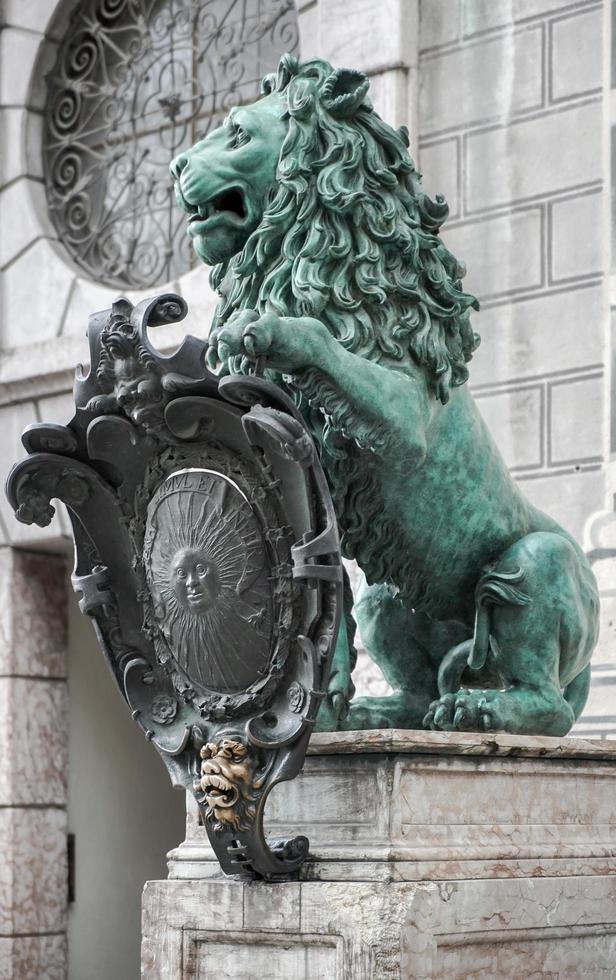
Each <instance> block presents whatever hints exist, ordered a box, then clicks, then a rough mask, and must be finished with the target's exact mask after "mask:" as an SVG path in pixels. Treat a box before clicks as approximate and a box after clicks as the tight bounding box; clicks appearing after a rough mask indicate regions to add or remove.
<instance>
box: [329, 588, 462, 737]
mask: <svg viewBox="0 0 616 980" xmlns="http://www.w3.org/2000/svg"><path fill="white" fill-rule="evenodd" d="M354 614H355V617H356V619H357V625H358V627H359V632H360V634H361V637H362V640H363V642H364V644H365V647H366V650H367V652H368V654H369V656H370V657H371V659H372V660H374V662H375V663H376V664H378V666H379V667H380V668H381V670H382V671H383V675H384V677H385V679H386V680H387V682H388V683H389V684H390V685H391V687H392V688H393V689H394V693H393V694H390V695H387V696H384V697H359V698H355V699H354V700H353V701H351V706H350V709H349V713H348V716H347V717H346V718H345V719H344V722H343V725H342V727H344V728H346V729H350V730H358V729H366V728H421V727H422V720H423V717H424V715H425V713H426V711H427V710H428V707H429V705H430V702H431V701H432V700H433V699H434V698H435V697H436V696H437V694H438V686H437V670H438V663H439V660H440V658H441V657H442V655H443V653H444V652H445V651H446V650H447V649H448V647H449V646H450V645H451V643H452V642H455V640H456V639H457V638H458V634H460V633H461V631H462V630H463V627H462V626H461V624H459V623H458V624H455V626H454V627H453V630H452V629H450V628H448V624H433V623H431V622H430V621H429V620H428V619H427V617H425V616H421V615H419V614H417V613H415V612H414V611H413V610H412V609H411V608H410V607H409V606H408V605H406V604H405V603H404V602H403V601H402V600H401V599H400V598H398V597H395V596H393V595H392V594H391V592H390V590H389V589H388V588H387V586H386V585H370V586H369V585H366V583H363V585H362V586H361V588H360V590H359V592H358V595H357V598H356V602H355V607H354ZM435 625H436V626H437V627H439V629H440V632H441V634H442V635H441V636H439V637H438V639H437V640H436V641H435V636H434V633H435ZM445 637H446V638H445ZM436 647H438V648H439V649H436Z"/></svg>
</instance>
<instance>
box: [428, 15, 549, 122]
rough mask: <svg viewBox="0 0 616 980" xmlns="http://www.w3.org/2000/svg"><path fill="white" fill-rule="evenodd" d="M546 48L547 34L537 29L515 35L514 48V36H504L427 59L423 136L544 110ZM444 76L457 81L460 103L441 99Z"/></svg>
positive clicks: (458, 100) (456, 100) (457, 100)
mask: <svg viewBox="0 0 616 980" xmlns="http://www.w3.org/2000/svg"><path fill="white" fill-rule="evenodd" d="M453 19H454V18H452V20H453ZM541 45H542V33H541V29H540V28H539V27H535V28H534V29H532V30H524V31H522V32H520V33H519V34H518V35H515V37H514V40H513V43H512V39H511V36H510V35H501V36H498V37H491V38H487V39H486V40H484V41H482V42H481V43H477V44H473V45H466V46H464V47H461V48H457V49H455V50H453V51H446V52H443V53H441V54H438V55H434V56H433V57H431V58H425V59H424V61H423V64H422V73H421V89H420V93H421V94H420V102H419V118H420V124H421V131H422V135H426V136H429V135H430V133H432V132H435V131H443V130H446V129H452V128H453V129H460V128H461V127H464V126H468V125H470V124H471V123H479V122H482V123H484V122H486V121H489V120H493V119H499V118H500V117H501V116H502V115H503V113H505V112H506V113H511V114H515V113H518V112H522V111H528V110H529V109H536V108H539V107H540V106H541V103H542V70H541ZM442 76H449V77H450V78H452V79H454V78H455V79H457V81H458V86H459V87H458V98H457V99H455V100H454V99H443V98H442V97H441V86H440V85H439V80H440V78H441V77H442Z"/></svg>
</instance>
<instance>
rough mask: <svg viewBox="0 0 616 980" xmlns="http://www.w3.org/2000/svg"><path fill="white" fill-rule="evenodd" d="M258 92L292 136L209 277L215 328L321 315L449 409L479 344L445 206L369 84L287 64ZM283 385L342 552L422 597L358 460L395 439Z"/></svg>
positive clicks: (312, 376)
mask: <svg viewBox="0 0 616 980" xmlns="http://www.w3.org/2000/svg"><path fill="white" fill-rule="evenodd" d="M343 75H344V81H345V83H346V86H347V89H348V91H345V90H344V85H343V83H342V76H343ZM263 87H264V91H265V92H266V93H269V92H277V93H279V94H281V95H283V96H284V97H285V99H286V103H287V110H288V131H287V135H286V138H285V141H284V144H283V146H282V150H281V153H280V158H279V162H278V172H277V181H276V187H275V190H274V193H273V195H272V199H271V201H270V202H269V205H268V207H267V209H266V210H265V213H264V214H263V218H262V220H261V223H260V225H259V227H258V228H257V229H256V230H255V231H254V232H253V234H252V235H251V236H250V238H249V239H248V241H247V243H246V245H245V246H244V249H243V250H242V252H241V253H240V254H239V256H237V257H236V258H234V259H233V260H231V263H230V264H229V263H227V264H224V265H219V266H217V267H216V268H215V269H214V270H213V271H212V284H213V286H214V288H216V289H218V290H219V291H221V292H222V293H223V298H222V302H221V304H220V306H219V310H218V319H219V322H224V321H225V320H226V319H227V318H228V317H229V316H230V315H231V313H232V312H233V311H235V310H237V309H254V310H258V311H262V312H264V311H272V312H275V313H277V314H278V315H280V316H312V317H317V318H318V319H320V320H321V321H322V322H323V323H324V324H325V325H326V326H327V328H328V330H329V331H330V332H331V334H332V335H333V336H334V337H335V338H336V339H337V340H338V341H339V343H340V344H342V345H343V347H345V348H346V349H347V350H349V351H351V352H353V353H355V354H359V355H361V356H362V357H366V358H369V359H371V360H373V361H376V362H378V363H381V364H385V365H387V364H388V365H390V366H391V367H392V368H397V369H403V368H404V362H405V360H406V362H407V363H408V360H409V358H410V359H412V360H413V361H414V362H415V363H416V364H418V365H420V366H421V367H422V368H423V370H424V373H425V375H426V379H427V382H428V385H429V388H430V390H431V391H432V392H433V394H434V396H435V397H436V398H438V399H439V400H440V401H442V402H443V403H445V402H446V401H447V400H448V398H449V394H450V390H451V388H452V387H453V386H456V385H461V384H463V383H464V382H465V381H466V379H467V378H468V368H467V362H468V361H469V360H470V359H471V357H472V354H473V351H474V350H475V349H476V347H477V345H478V343H479V337H478V336H477V335H476V334H475V333H474V332H473V330H472V328H471V325H470V308H471V307H473V308H475V309H478V303H477V300H476V299H475V297H474V296H471V295H470V294H468V293H465V292H464V291H463V289H462V285H461V279H462V277H463V275H464V271H465V270H464V267H463V266H462V265H461V264H460V263H459V262H458V260H457V259H456V258H455V257H454V256H453V255H452V254H451V252H449V251H448V249H447V248H446V247H445V246H444V244H443V242H442V241H441V239H440V237H439V234H438V232H439V229H440V226H441V225H442V223H443V221H444V220H445V218H446V217H447V215H448V207H447V204H446V202H445V201H444V199H443V198H442V197H440V196H437V198H436V201H432V200H431V199H430V198H429V197H428V195H427V194H426V193H425V192H424V191H423V188H422V185H421V175H420V174H419V173H418V172H417V170H416V169H415V167H414V164H413V161H412V160H411V157H410V155H409V152H408V133H407V131H406V128H405V127H402V128H401V129H399V130H394V129H393V128H392V127H391V126H389V125H387V124H386V123H384V122H383V120H382V119H380V118H379V116H378V115H377V114H376V113H375V112H374V110H373V109H372V107H371V105H370V103H369V102H368V101H367V100H366V98H365V95H366V91H367V89H368V80H367V79H366V78H365V76H363V75H362V74H361V73H359V72H344V73H339V72H334V70H333V68H332V67H331V65H330V64H328V63H327V62H326V61H321V60H313V61H307V62H304V63H299V62H298V61H297V59H296V58H293V57H292V56H290V55H285V56H283V58H282V59H281V61H280V64H279V67H278V71H277V73H276V74H275V75H271V76H268V77H267V78H266V79H265V80H264V83H263ZM289 381H290V384H291V388H292V389H294V390H295V392H297V393H303V396H304V402H306V401H308V402H309V403H310V405H312V406H315V407H318V409H319V410H320V412H321V416H322V417H321V422H320V426H319V428H320V429H321V431H320V432H319V436H320V440H321V442H322V443H323V447H324V450H325V453H326V456H327V458H326V467H327V470H328V475H329V478H330V483H331V485H332V490H333V492H334V498H335V501H336V506H337V510H338V514H339V519H340V524H341V530H342V532H343V550H344V553H345V554H346V555H347V556H349V557H357V558H358V560H359V561H360V564H362V565H363V567H364V570H366V571H367V572H368V568H367V567H366V566H367V565H368V566H369V575H368V577H369V578H370V579H371V580H375V581H384V580H387V579H389V580H390V581H392V580H393V582H394V583H395V584H396V585H397V586H398V587H399V588H401V589H402V591H404V592H406V593H409V592H410V593H412V594H413V595H414V597H415V598H417V591H418V588H419V587H420V583H418V582H417V581H414V582H412V581H410V579H414V578H415V574H414V573H413V571H412V570H411V569H410V568H407V569H403V568H401V567H400V563H401V561H403V560H404V559H403V556H400V554H396V552H395V550H392V549H396V548H397V547H398V545H397V540H396V533H395V529H393V528H388V527H387V524H386V517H385V516H384V515H383V513H382V504H381V501H380V494H379V493H378V491H377V492H375V490H376V484H375V479H376V477H375V474H374V472H373V469H372V468H371V467H366V465H365V452H362V450H364V451H365V450H372V451H375V450H380V451H381V452H383V450H384V449H386V447H387V442H388V438H389V433H387V432H384V431H382V430H381V429H379V428H378V426H377V425H376V424H375V423H371V422H370V420H367V419H365V418H362V419H360V418H359V417H358V415H357V413H356V411H355V410H354V407H353V405H352V404H350V403H349V402H348V401H347V400H346V399H344V398H343V397H342V396H341V394H340V393H339V392H338V390H337V389H336V387H335V385H334V384H332V383H331V382H328V381H327V380H326V379H325V378H324V377H323V376H322V375H320V374H319V373H317V372H316V371H314V370H308V371H305V372H303V373H302V375H301V376H300V375H297V376H295V377H293V378H292V379H289ZM323 416H324V420H323ZM362 457H364V459H362ZM390 535H391V536H390ZM388 537H389V538H390V540H391V542H392V549H390V548H389V547H387V546H386V545H385V542H387V540H388ZM390 550H392V554H389V551H390ZM394 569H398V574H394V575H393V576H392V570H394ZM386 572H387V574H386ZM420 591H423V589H420Z"/></svg>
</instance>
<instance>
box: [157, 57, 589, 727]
mask: <svg viewBox="0 0 616 980" xmlns="http://www.w3.org/2000/svg"><path fill="white" fill-rule="evenodd" d="M264 92H265V95H264V98H262V99H261V100H260V101H257V102H256V103H254V104H253V105H251V106H243V107H241V108H238V109H234V110H232V111H231V113H230V114H229V117H228V119H227V121H226V123H225V125H224V126H222V127H221V128H220V129H217V130H215V131H214V132H212V133H210V134H209V135H208V137H207V138H206V139H205V140H203V141H201V142H198V143H196V144H195V145H194V146H193V147H192V148H191V149H189V150H187V151H186V152H184V153H182V154H180V155H179V156H178V157H177V158H176V160H175V161H174V162H173V164H172V168H171V169H172V173H173V175H174V177H175V181H176V196H177V199H178V203H179V204H180V206H181V207H182V208H183V210H184V211H185V212H186V214H187V217H188V233H189V235H190V237H191V239H192V242H193V245H194V248H195V250H196V252H197V254H198V255H199V256H200V258H201V259H203V261H204V262H206V263H207V264H210V265H213V266H214V268H213V271H212V283H213V285H214V287H215V288H216V289H217V290H218V291H219V293H220V296H221V302H220V305H219V308H218V313H217V317H216V321H215V323H214V325H213V329H212V332H211V334H210V338H209V347H208V363H209V365H210V367H211V368H212V369H213V370H214V371H216V373H217V374H218V375H219V376H221V377H223V376H225V375H226V374H229V373H231V374H234V373H237V372H243V371H247V370H250V369H251V365H252V364H253V363H254V362H255V360H258V359H261V360H262V359H266V360H267V368H268V370H267V376H268V377H269V378H270V379H271V380H272V381H274V382H275V383H276V384H278V385H279V386H280V388H281V389H282V390H284V391H286V392H288V393H289V394H290V395H291V396H292V397H293V398H294V401H295V404H296V405H297V407H298V409H299V410H300V411H301V412H302V414H303V417H304V418H305V419H306V423H307V425H308V426H309V427H310V430H311V432H312V434H313V436H314V438H315V440H316V441H317V443H318V445H319V447H320V453H321V458H322V460H323V465H324V467H325V470H326V473H327V477H328V481H329V485H330V487H331V490H332V494H333V497H334V501H335V505H336V511H337V516H338V522H339V528H340V532H341V539H342V549H343V553H344V554H345V555H346V556H347V557H349V558H356V559H357V561H358V563H359V565H360V566H361V568H362V569H363V570H364V572H365V575H366V580H367V584H366V586H365V587H364V588H363V589H362V591H361V593H360V595H359V597H358V598H357V601H356V604H355V615H356V618H357V621H358V624H359V626H360V630H361V634H362V638H363V640H364V643H365V645H366V647H367V649H368V652H369V654H370V655H371V656H372V657H373V659H374V660H376V661H377V663H378V664H379V665H380V666H381V668H382V670H383V673H384V674H385V677H386V678H387V680H388V681H389V682H390V684H391V685H392V686H393V687H394V689H395V693H394V694H393V695H392V696H391V697H389V698H360V699H357V700H355V701H352V700H351V698H352V695H353V686H352V683H351V670H352V668H353V661H354V655H353V650H352V645H351V644H349V642H348V637H349V636H351V635H352V624H351V623H350V622H349V628H348V629H347V630H346V631H342V632H341V634H340V637H339V641H338V645H337V649H336V653H335V657H334V669H333V671H332V675H331V683H330V688H329V696H328V699H327V701H326V703H325V704H324V705H323V707H322V709H321V714H320V724H321V727H323V728H336V727H338V728H351V729H352V728H378V727H401V728H418V727H421V726H422V724H423V725H425V726H427V727H430V728H434V729H443V730H470V731H473V730H474V731H483V730H485V731H507V732H512V733H535V734H546V735H564V734H566V733H567V732H568V730H569V729H570V727H571V725H572V724H573V721H574V720H575V718H577V717H578V716H579V714H580V712H581V710H582V708H583V706H584V703H585V701H586V697H587V693H588V685H589V679H590V666H589V662H590V657H591V654H592V650H593V648H594V645H595V642H596V638H597V629H598V596H597V588H596V583H595V580H594V577H593V574H592V571H591V569H590V566H589V564H588V562H587V560H586V558H585V556H584V554H583V552H582V550H581V548H580V547H579V545H578V544H577V542H576V541H574V540H573V538H572V537H571V536H570V535H569V534H567V533H566V532H565V531H564V530H563V529H562V528H561V527H560V526H559V525H558V524H556V522H555V521H553V520H552V519H551V518H550V517H548V516H547V515H546V514H544V513H542V512H541V511H539V510H537V508H535V507H533V506H532V505H531V504H530V502H529V501H527V500H526V499H525V498H524V496H523V495H522V493H521V492H520V490H519V488H518V486H517V485H516V484H515V483H514V481H513V480H512V478H511V476H510V474H509V473H508V471H507V467H506V465H505V463H504V461H503V459H502V457H501V455H500V453H499V451H498V448H497V446H496V445H495V444H494V441H493V439H492V437H491V435H490V433H489V431H488V429H487V427H486V425H485V423H484V422H483V420H482V418H481V416H480V414H479V412H478V410H477V408H476V405H475V403H474V401H473V399H472V397H471V395H470V392H469V390H468V387H467V386H466V384H465V382H466V380H467V378H468V367H467V364H468V362H469V361H470V359H471V357H472V355H473V352H474V351H475V350H476V348H477V346H478V344H479V337H478V336H477V334H475V333H474V331H473V329H472V327H471V322H470V311H471V310H472V309H473V308H474V309H478V303H477V301H476V300H475V298H474V297H473V296H471V295H470V294H468V293H466V292H464V290H463V288H462V277H463V275H464V266H463V265H462V264H461V263H460V262H459V261H458V260H457V259H456V258H455V256H454V255H452V253H451V252H450V251H449V250H448V249H447V247H446V245H445V244H444V242H443V240H442V238H441V235H440V229H441V225H442V224H443V222H444V220H445V218H446V217H447V213H448V209H447V205H446V203H445V201H444V200H443V199H442V198H440V197H437V199H436V201H432V200H430V198H429V197H428V196H427V195H426V193H425V192H424V190H423V188H422V185H421V175H420V174H419V173H418V172H417V170H416V169H415V167H414V164H413V162H412V160H411V158H410V156H409V153H408V149H407V147H408V134H407V132H406V129H405V128H404V127H402V128H401V129H400V130H395V129H393V128H392V127H391V126H388V125H387V124H386V123H384V122H383V121H382V120H381V119H380V118H379V116H378V115H377V114H376V113H375V112H374V111H373V109H372V107H371V105H370V102H369V100H368V98H367V92H368V79H367V78H366V77H365V76H364V75H363V74H361V73H360V72H357V71H351V70H343V69H337V70H334V69H333V68H332V66H331V65H330V64H328V63H327V62H325V61H319V60H314V61H308V62H305V63H299V62H298V61H297V59H295V58H293V57H291V56H285V57H283V58H282V60H281V62H280V65H279V68H278V72H277V74H276V75H273V76H270V77H268V78H266V79H265V82H264ZM538 328H539V327H538Z"/></svg>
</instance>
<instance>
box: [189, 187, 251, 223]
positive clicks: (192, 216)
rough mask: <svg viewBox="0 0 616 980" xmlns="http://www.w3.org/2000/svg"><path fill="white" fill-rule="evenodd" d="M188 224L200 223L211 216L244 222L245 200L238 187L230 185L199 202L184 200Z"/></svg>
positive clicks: (245, 215)
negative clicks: (206, 199)
mask: <svg viewBox="0 0 616 980" xmlns="http://www.w3.org/2000/svg"><path fill="white" fill-rule="evenodd" d="M184 207H185V210H186V212H187V214H188V223H189V226H191V225H193V224H202V223H205V222H207V221H210V219H212V218H216V217H219V216H223V215H224V216H225V217H227V218H230V219H231V220H232V221H233V222H234V223H238V224H244V222H245V221H246V218H247V209H246V201H245V198H244V193H243V191H242V190H241V188H240V187H231V188H228V189H227V190H225V191H222V192H221V193H220V194H217V195H216V196H215V197H212V198H210V199H209V200H208V201H204V202H203V203H201V204H189V203H188V201H184Z"/></svg>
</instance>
